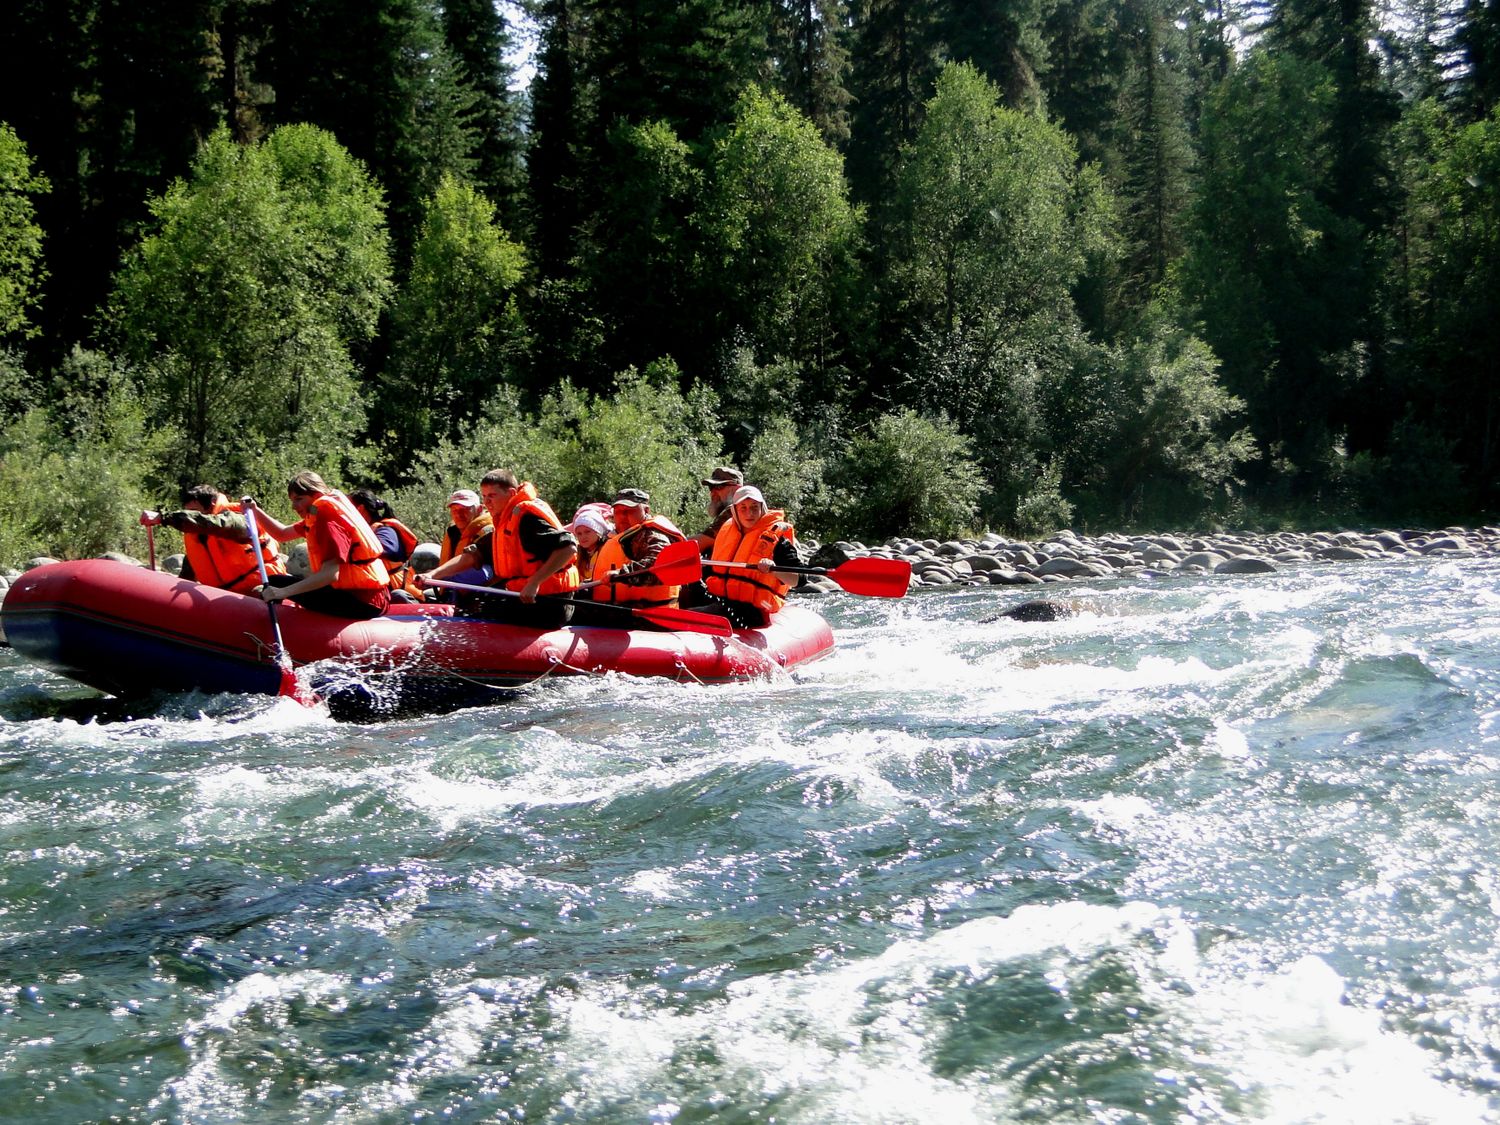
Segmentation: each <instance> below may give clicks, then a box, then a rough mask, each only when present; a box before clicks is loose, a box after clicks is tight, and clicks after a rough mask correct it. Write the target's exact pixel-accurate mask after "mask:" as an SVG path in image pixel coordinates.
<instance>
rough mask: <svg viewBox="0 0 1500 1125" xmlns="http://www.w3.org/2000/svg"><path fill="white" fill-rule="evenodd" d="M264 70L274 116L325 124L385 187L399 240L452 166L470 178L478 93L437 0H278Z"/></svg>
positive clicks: (406, 240)
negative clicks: (448, 37)
mask: <svg viewBox="0 0 1500 1125" xmlns="http://www.w3.org/2000/svg"><path fill="white" fill-rule="evenodd" d="M271 4H272V15H271V17H270V18H271V22H272V27H273V28H274V34H273V36H272V37H271V40H270V42H269V43H268V44H267V45H266V47H265V49H264V50H263V51H262V52H261V58H260V65H259V73H260V74H261V75H262V76H263V79H264V81H266V82H267V83H268V84H269V85H270V86H271V87H272V88H273V89H274V91H275V102H274V105H273V106H268V107H267V114H268V116H269V118H270V120H272V121H273V122H274V123H277V124H282V125H288V124H293V123H296V122H307V123H310V124H313V125H317V126H319V127H320V128H323V129H326V130H328V131H329V132H331V133H332V134H333V135H334V136H335V137H337V138H338V140H339V143H340V144H342V145H343V146H344V147H345V148H346V149H348V150H349V152H350V153H352V154H353V155H354V156H355V157H356V158H358V159H359V160H361V161H363V162H364V163H365V165H366V166H367V167H368V168H369V169H370V170H371V172H372V173H373V174H374V175H375V177H376V178H377V179H378V181H379V182H380V183H381V184H382V186H383V187H384V188H385V191H386V193H387V196H388V200H389V213H390V223H391V229H392V231H393V232H394V234H395V236H396V241H397V244H398V245H400V246H403V247H405V246H409V245H410V240H411V238H412V237H413V236H414V235H415V232H416V228H417V224H418V223H419V222H420V219H421V211H422V201H423V200H424V199H426V198H427V197H429V196H430V195H432V193H433V192H435V191H436V190H437V186H438V184H439V182H441V180H442V177H443V175H444V174H445V173H452V174H454V175H457V176H459V177H460V178H463V179H470V178H472V177H471V173H472V171H473V164H474V152H475V148H476V144H477V142H478V137H477V135H476V116H482V113H481V107H480V105H479V95H478V94H477V93H476V92H475V89H474V88H473V87H472V86H471V85H470V84H469V82H468V81H467V79H466V76H465V73H464V71H463V69H462V67H461V65H460V63H459V62H458V61H457V60H456V59H455V58H454V56H453V53H452V51H450V49H449V47H448V45H447V43H446V42H445V41H444V38H443V28H442V23H441V18H440V16H439V13H438V6H437V4H436V3H435V0H271Z"/></svg>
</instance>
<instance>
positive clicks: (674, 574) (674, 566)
mask: <svg viewBox="0 0 1500 1125" xmlns="http://www.w3.org/2000/svg"><path fill="white" fill-rule="evenodd" d="M651 573H652V574H654V575H656V580H657V581H658V582H660V583H661V584H662V585H663V586H685V585H687V583H689V582H696V581H698V579H700V578H702V577H703V555H702V554H701V553H700V552H699V550H698V544H696V543H692V542H684V543H669V544H668V545H667V546H665V547H663V548H662V549H661V554H659V555H657V556H656V562H654V563H652V564H651Z"/></svg>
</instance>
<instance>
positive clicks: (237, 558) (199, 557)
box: [182, 498, 286, 594]
mask: <svg viewBox="0 0 1500 1125" xmlns="http://www.w3.org/2000/svg"><path fill="white" fill-rule="evenodd" d="M244 510H245V508H244V505H242V504H231V503H229V502H228V501H227V500H224V499H222V498H221V499H219V500H216V501H214V506H213V507H212V508H210V509H209V513H210V514H211V515H218V514H219V513H221V512H243V511H244ZM182 553H183V554H185V555H186V556H187V561H188V565H189V566H191V567H192V568H193V577H194V578H195V579H196V580H197V581H199V582H202V583H203V584H204V585H205V586H217V587H218V588H219V589H220V590H233V591H234V592H235V593H236V594H248V593H249V592H250V591H251V590H253V589H255V587H257V586H259V585H260V570H259V569H258V568H257V567H256V565H255V549H254V548H253V547H251V546H250V535H249V531H248V529H247V530H246V533H245V538H244V539H233V538H230V537H229V536H227V535H211V534H209V533H208V532H206V531H200V532H194V531H188V532H184V533H183V536H182ZM260 554H261V558H262V560H264V562H265V564H266V573H267V574H285V573H286V567H285V566H284V565H282V562H281V559H280V557H279V556H278V555H277V554H276V544H275V542H274V541H273V540H272V539H271V538H270V537H269V536H266V535H262V536H261V537H260Z"/></svg>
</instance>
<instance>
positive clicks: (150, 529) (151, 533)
mask: <svg viewBox="0 0 1500 1125" xmlns="http://www.w3.org/2000/svg"><path fill="white" fill-rule="evenodd" d="M146 554H147V555H149V556H150V558H151V569H152V570H155V569H156V527H155V526H154V525H153V524H149V523H148V524H147V525H146Z"/></svg>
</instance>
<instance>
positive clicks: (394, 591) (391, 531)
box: [349, 488, 421, 602]
mask: <svg viewBox="0 0 1500 1125" xmlns="http://www.w3.org/2000/svg"><path fill="white" fill-rule="evenodd" d="M349 502H350V503H351V504H353V505H354V510H355V511H357V512H358V513H359V514H360V515H362V516H364V518H365V522H366V523H367V524H369V525H370V530H371V531H373V532H374V533H375V538H376V539H378V540H380V561H381V562H383V563H385V569H386V571H387V572H388V573H389V574H390V576H391V598H392V600H393V601H399V602H415V601H421V595H420V594H416V593H411V592H409V591H410V590H411V589H412V587H411V586H410V581H411V579H412V577H414V576H413V575H412V573H411V570H410V568H409V567H408V565H407V564H408V563H410V561H411V553H412V552H413V551H415V550H416V549H417V534H416V532H414V531H412V529H411V528H409V527H407V526H406V525H405V524H404V523H402V522H401V521H400V520H398V519H397V518H396V513H395V512H394V511H392V510H391V506H390V504H388V503H387V502H386V501H384V500H382V499H381V498H380V497H379V496H376V495H375V493H373V492H371V491H370V490H369V489H368V488H356V489H355V490H354V491H353V492H351V493H349Z"/></svg>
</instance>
